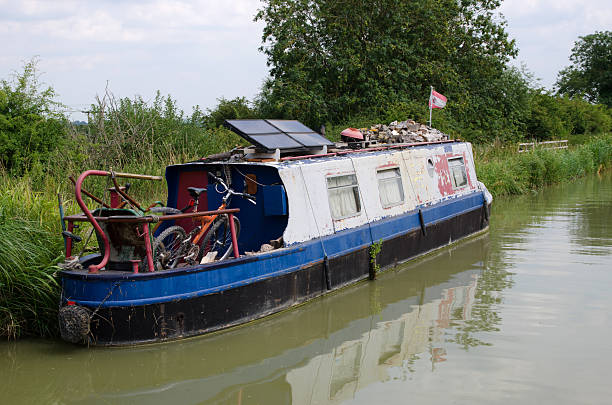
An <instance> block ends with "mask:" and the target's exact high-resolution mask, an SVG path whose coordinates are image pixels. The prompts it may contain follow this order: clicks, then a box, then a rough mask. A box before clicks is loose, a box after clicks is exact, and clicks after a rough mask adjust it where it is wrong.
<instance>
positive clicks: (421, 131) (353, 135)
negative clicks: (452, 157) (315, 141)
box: [340, 120, 449, 143]
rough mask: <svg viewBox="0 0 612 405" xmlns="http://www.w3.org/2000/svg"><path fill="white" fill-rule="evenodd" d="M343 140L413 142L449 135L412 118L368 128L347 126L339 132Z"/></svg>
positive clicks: (443, 137)
mask: <svg viewBox="0 0 612 405" xmlns="http://www.w3.org/2000/svg"><path fill="white" fill-rule="evenodd" d="M340 135H341V136H342V140H343V141H345V142H355V141H357V142H359V141H366V142H371V141H377V142H380V143H414V142H439V141H446V140H448V139H449V136H448V135H447V134H445V133H443V132H441V131H439V130H437V129H435V128H432V127H430V126H427V125H424V124H419V123H418V122H415V121H413V120H406V121H399V122H398V121H393V122H392V123H390V124H389V125H384V124H376V125H372V126H371V127H370V128H359V129H357V128H347V129H345V130H344V131H342V132H341V133H340Z"/></svg>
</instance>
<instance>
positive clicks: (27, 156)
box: [0, 59, 66, 174]
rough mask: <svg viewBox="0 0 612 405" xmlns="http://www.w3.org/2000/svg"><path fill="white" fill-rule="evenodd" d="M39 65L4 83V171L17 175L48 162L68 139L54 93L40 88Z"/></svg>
mask: <svg viewBox="0 0 612 405" xmlns="http://www.w3.org/2000/svg"><path fill="white" fill-rule="evenodd" d="M36 63H37V60H36V59H33V60H31V61H30V62H28V63H26V64H25V65H24V68H23V72H22V73H16V74H15V75H14V77H13V78H12V80H4V79H3V80H1V81H0V168H2V169H5V170H9V171H10V172H12V173H16V174H20V173H22V172H23V171H25V170H28V169H29V168H30V167H31V165H32V164H33V163H36V162H39V161H44V160H45V159H46V158H47V157H48V155H49V152H50V151H51V150H53V149H55V148H56V147H57V146H58V145H59V144H60V143H61V142H62V140H63V137H64V135H65V121H66V118H65V117H64V115H63V114H62V113H60V112H58V108H57V107H59V106H60V104H59V103H57V102H56V101H54V99H55V92H54V90H53V89H52V88H51V87H46V88H45V87H43V86H42V85H41V84H40V82H39V75H38V73H37V70H36Z"/></svg>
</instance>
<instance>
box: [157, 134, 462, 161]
mask: <svg viewBox="0 0 612 405" xmlns="http://www.w3.org/2000/svg"><path fill="white" fill-rule="evenodd" d="M455 143H465V142H464V141H461V140H458V139H456V140H448V141H438V142H419V143H408V144H383V145H376V146H374V147H371V148H363V149H348V148H333V149H330V150H329V152H328V153H321V154H312V155H302V156H287V157H282V158H280V159H278V160H275V159H270V158H268V159H266V158H262V159H245V158H244V156H242V157H240V155H239V154H237V155H234V156H232V157H230V158H228V159H209V158H202V159H200V160H196V161H193V162H187V163H180V164H175V165H170V166H168V167H190V166H199V165H210V164H223V165H251V166H268V167H277V168H279V167H287V166H293V165H296V164H300V165H304V164H315V163H320V162H322V161H329V160H336V159H350V158H352V157H356V156H363V155H364V154H367V155H382V154H389V153H393V152H396V151H398V150H406V149H413V148H418V149H429V148H435V147H438V146H440V145H448V144H455Z"/></svg>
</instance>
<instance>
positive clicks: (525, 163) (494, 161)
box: [474, 134, 612, 196]
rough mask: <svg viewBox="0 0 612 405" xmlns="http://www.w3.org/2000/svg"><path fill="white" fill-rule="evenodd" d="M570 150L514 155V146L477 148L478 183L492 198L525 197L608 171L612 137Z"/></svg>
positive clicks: (572, 147) (611, 159)
mask: <svg viewBox="0 0 612 405" xmlns="http://www.w3.org/2000/svg"><path fill="white" fill-rule="evenodd" d="M585 138H588V140H587V141H584V142H583V143H581V144H579V145H575V146H571V147H570V149H569V150H545V149H538V150H536V151H535V152H528V153H517V151H516V147H515V145H509V146H506V147H504V146H503V145H476V146H475V147H474V160H475V162H476V172H477V174H478V179H479V180H480V181H482V182H483V183H484V184H485V185H486V186H487V188H488V189H489V191H490V192H491V194H493V196H502V195H514V194H524V193H527V192H529V191H532V190H537V189H538V188H540V187H543V186H546V185H549V184H554V183H559V182H562V181H569V180H571V179H575V178H577V177H581V176H584V175H586V174H589V173H594V172H596V171H599V170H603V169H605V168H607V167H610V164H611V163H612V136H611V135H609V134H608V135H600V136H591V137H586V136H585Z"/></svg>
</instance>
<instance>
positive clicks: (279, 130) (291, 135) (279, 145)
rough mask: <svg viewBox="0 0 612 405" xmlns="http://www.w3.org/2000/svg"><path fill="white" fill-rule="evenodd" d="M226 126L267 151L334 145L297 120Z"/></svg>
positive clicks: (238, 122)
mask: <svg viewBox="0 0 612 405" xmlns="http://www.w3.org/2000/svg"><path fill="white" fill-rule="evenodd" d="M225 125H226V126H227V127H228V128H229V129H231V130H232V131H234V132H235V133H237V134H238V135H240V136H241V137H243V138H244V139H246V140H247V141H249V142H251V143H252V144H253V145H255V146H257V147H259V148H262V149H267V150H274V149H283V150H286V149H305V148H314V147H322V146H324V145H333V143H332V142H331V141H329V140H328V139H326V138H325V137H324V136H322V135H320V134H318V133H316V132H315V131H313V130H312V129H310V128H308V127H307V126H306V125H304V124H302V123H301V122H299V121H295V120H226V121H225Z"/></svg>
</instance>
